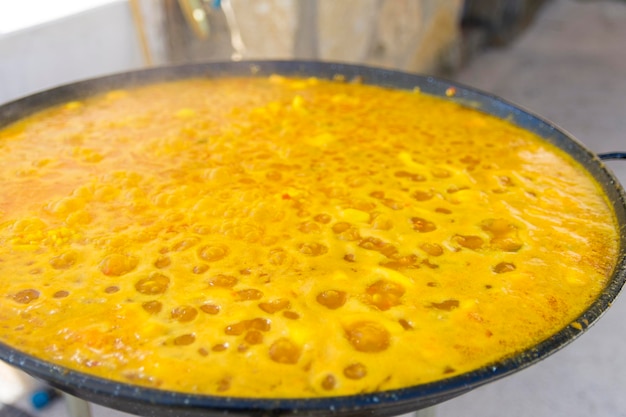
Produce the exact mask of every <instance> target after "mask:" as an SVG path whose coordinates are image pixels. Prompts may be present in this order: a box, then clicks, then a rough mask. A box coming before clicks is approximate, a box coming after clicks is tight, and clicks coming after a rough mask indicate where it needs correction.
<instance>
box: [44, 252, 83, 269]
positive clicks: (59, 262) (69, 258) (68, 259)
mask: <svg viewBox="0 0 626 417" xmlns="http://www.w3.org/2000/svg"><path fill="white" fill-rule="evenodd" d="M77 259H78V256H77V255H76V253H74V252H66V253H62V254H60V255H58V256H55V257H53V258H51V259H50V260H49V261H48V262H49V263H50V266H51V267H52V268H54V269H69V268H71V267H72V266H74V264H75V263H76V260H77Z"/></svg>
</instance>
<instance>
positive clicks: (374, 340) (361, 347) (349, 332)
mask: <svg viewBox="0 0 626 417" xmlns="http://www.w3.org/2000/svg"><path fill="white" fill-rule="evenodd" d="M345 334H346V338H347V339H348V342H350V344H351V345H352V347H353V348H354V349H356V350H357V351H359V352H368V353H375V352H382V351H384V350H386V349H387V348H388V347H389V344H390V341H391V335H390V334H389V332H388V331H387V329H385V328H384V327H383V326H382V325H381V324H379V323H376V322H373V321H359V322H356V323H352V324H351V325H349V326H347V327H346V328H345Z"/></svg>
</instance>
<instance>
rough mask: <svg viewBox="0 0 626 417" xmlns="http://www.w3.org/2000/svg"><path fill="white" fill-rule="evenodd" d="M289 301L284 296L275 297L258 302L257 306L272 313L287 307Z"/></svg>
mask: <svg viewBox="0 0 626 417" xmlns="http://www.w3.org/2000/svg"><path fill="white" fill-rule="evenodd" d="M290 306H291V303H290V302H289V300H288V299H286V298H275V299H273V300H269V301H266V302H263V303H259V308H260V309H261V310H263V311H265V312H266V313H269V314H274V313H277V312H279V311H281V310H284V309H286V308H289V307H290Z"/></svg>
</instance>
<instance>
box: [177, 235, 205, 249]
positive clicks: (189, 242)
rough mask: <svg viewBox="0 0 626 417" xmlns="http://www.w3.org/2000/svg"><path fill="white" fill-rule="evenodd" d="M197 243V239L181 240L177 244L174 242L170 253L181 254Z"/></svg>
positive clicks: (198, 240)
mask: <svg viewBox="0 0 626 417" xmlns="http://www.w3.org/2000/svg"><path fill="white" fill-rule="evenodd" d="M198 242H200V239H199V238H197V237H188V238H186V239H183V240H181V241H179V242H176V243H175V244H174V245H173V246H172V251H173V252H182V251H185V250H187V249H189V248H191V247H193V246H195V245H197V244H198Z"/></svg>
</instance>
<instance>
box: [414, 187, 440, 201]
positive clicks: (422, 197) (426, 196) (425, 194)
mask: <svg viewBox="0 0 626 417" xmlns="http://www.w3.org/2000/svg"><path fill="white" fill-rule="evenodd" d="M412 196H413V198H414V199H416V200H417V201H428V200H430V199H431V198H433V197H434V196H435V194H434V193H433V192H432V191H423V190H417V191H415V192H413V195H412Z"/></svg>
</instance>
